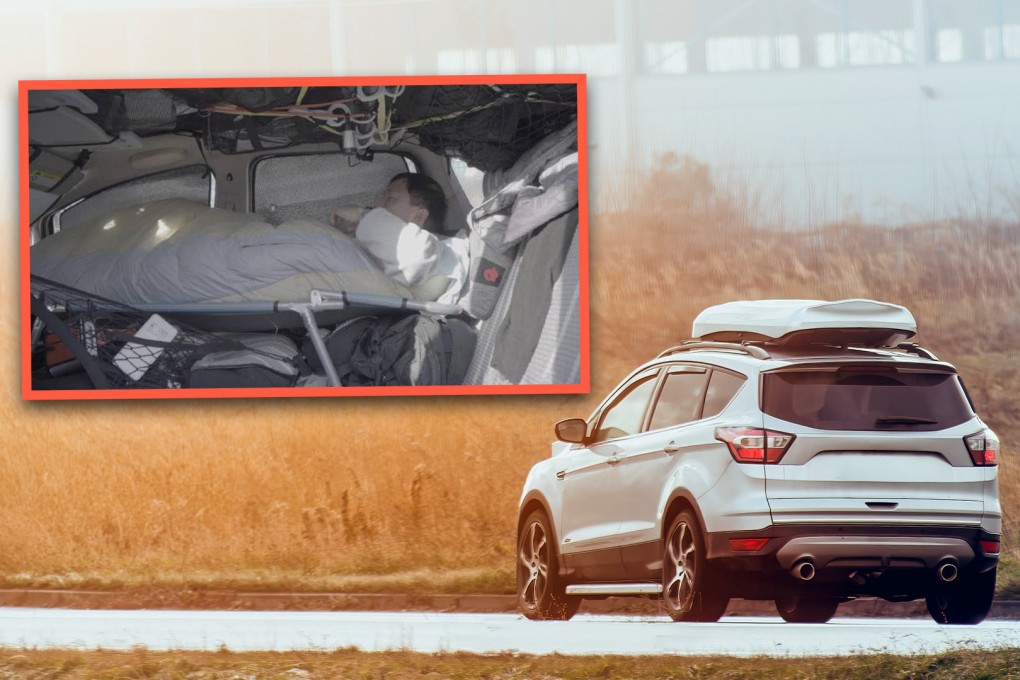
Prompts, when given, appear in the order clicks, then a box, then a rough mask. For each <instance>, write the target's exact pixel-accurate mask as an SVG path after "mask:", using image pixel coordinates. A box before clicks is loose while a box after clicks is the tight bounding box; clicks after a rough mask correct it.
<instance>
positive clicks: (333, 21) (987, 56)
mask: <svg viewBox="0 0 1020 680" xmlns="http://www.w3.org/2000/svg"><path fill="white" fill-rule="evenodd" d="M0 18H2V19H3V24H4V26H5V30H4V34H5V41H6V42H5V49H6V50H7V51H6V53H7V54H8V55H9V56H10V57H11V58H10V59H8V60H7V66H6V68H7V69H8V70H9V71H16V74H17V77H18V78H99V77H115V78H123V77H148V78H151V77H212V76H236V77H241V76H263V75H273V76H281V75H282V76H323V75H340V74H343V75H401V74H435V73H440V74H459V73H538V72H584V73H587V74H588V76H589V81H588V82H589V89H588V93H589V97H588V104H589V106H588V111H589V121H590V126H589V131H590V142H591V152H592V156H591V160H592V163H591V175H592V179H593V182H592V192H591V200H592V206H593V207H594V208H595V209H597V210H598V209H604V208H611V207H613V206H614V205H616V204H618V203H619V202H620V201H621V200H622V198H621V197H623V196H626V195H628V193H629V189H630V187H629V186H628V183H629V182H632V181H633V179H634V178H635V177H636V176H637V173H635V172H633V168H634V167H640V166H642V165H648V164H651V163H652V162H653V159H654V158H655V156H656V155H657V154H660V153H663V152H666V151H673V152H676V153H678V154H681V155H689V156H691V157H693V158H695V159H697V160H699V161H701V162H705V163H708V164H710V165H711V166H712V168H713V172H714V175H713V176H714V178H715V179H717V180H719V181H725V180H727V179H732V180H734V181H735V182H736V183H738V185H739V186H740V187H741V188H742V191H743V192H745V193H746V195H749V196H755V197H758V198H757V200H756V205H760V206H763V208H762V213H763V219H765V220H767V221H771V222H776V223H781V224H784V225H795V226H802V225H813V224H819V223H824V222H829V221H836V220H842V219H857V218H862V219H865V220H868V221H874V222H881V223H886V224H902V223H904V222H909V221H912V220H917V219H924V220H927V219H933V218H935V219H941V218H952V217H955V216H961V215H962V216H966V217H976V218H982V219H996V218H998V219H1005V220H1009V221H1011V222H1017V221H1020V158H1018V155H1020V0H291V1H290V2H286V3H283V2H280V0H173V1H171V0H94V1H93V2H90V3H84V4H83V3H80V2H78V1H77V0H40V2H37V3H16V2H13V1H7V2H5V0H0Z"/></svg>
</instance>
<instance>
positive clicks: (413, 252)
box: [330, 172, 468, 303]
mask: <svg viewBox="0 0 1020 680" xmlns="http://www.w3.org/2000/svg"><path fill="white" fill-rule="evenodd" d="M445 217H446V197H445V196H444V194H443V189H442V188H441V187H440V186H439V184H438V183H437V182H436V181H435V180H433V179H432V178H430V177H426V176H425V175H421V174H418V173H413V172H404V173H400V174H399V175H396V176H395V177H393V179H391V180H390V183H389V185H387V187H386V191H385V192H384V193H383V195H382V196H381V197H380V198H379V200H378V202H377V203H376V207H375V208H371V209H370V208H361V207H359V206H354V205H343V206H339V207H337V208H335V209H334V210H333V213H332V215H331V216H330V223H331V224H332V225H333V226H335V227H336V228H337V229H339V230H340V231H341V232H343V233H345V234H348V235H351V236H353V237H354V238H356V239H357V240H358V242H359V243H360V244H361V245H363V246H364V247H365V248H366V250H368V252H369V253H371V255H372V256H373V257H375V258H376V259H377V260H378V261H379V263H380V264H381V265H382V267H383V271H385V272H386V274H387V275H388V276H390V277H391V278H392V279H394V280H395V281H397V282H399V283H402V284H404V285H406V286H409V287H410V288H411V289H412V290H413V291H414V292H415V297H416V298H417V299H420V300H438V301H439V302H448V303H453V302H456V299H457V295H458V294H459V292H460V289H461V287H462V286H463V284H464V280H465V278H466V277H467V269H468V253H467V239H466V238H443V237H440V236H437V235H436V232H437V231H439V229H440V228H441V225H442V224H443V220H444V218H445Z"/></svg>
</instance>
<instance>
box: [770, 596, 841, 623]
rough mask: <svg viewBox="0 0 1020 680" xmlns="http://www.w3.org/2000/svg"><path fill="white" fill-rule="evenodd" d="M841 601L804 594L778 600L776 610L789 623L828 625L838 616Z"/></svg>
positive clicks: (782, 597)
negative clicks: (827, 623)
mask: <svg viewBox="0 0 1020 680" xmlns="http://www.w3.org/2000/svg"><path fill="white" fill-rule="evenodd" d="M838 608H839V600H837V599H835V598H831V597H807V596H805V595H802V594H797V595H784V596H781V597H777V598H776V609H777V610H778V611H779V615H780V616H782V617H783V621H786V622H787V623H826V622H827V621H828V620H829V619H831V618H832V617H833V616H835V615H836V609H838Z"/></svg>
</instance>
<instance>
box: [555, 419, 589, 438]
mask: <svg viewBox="0 0 1020 680" xmlns="http://www.w3.org/2000/svg"><path fill="white" fill-rule="evenodd" d="M587 433H588V423H586V422H584V421H583V420H581V419H580V418H567V419H566V420H561V421H560V422H558V423H556V438H557V439H559V440H560V441H561V442H569V443H571V444H583V443H584V436H585V435H586V434H587Z"/></svg>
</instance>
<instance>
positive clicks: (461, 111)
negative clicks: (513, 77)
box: [392, 84, 577, 172]
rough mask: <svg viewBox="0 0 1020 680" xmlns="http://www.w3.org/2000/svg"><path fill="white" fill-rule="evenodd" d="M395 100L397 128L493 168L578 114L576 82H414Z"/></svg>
mask: <svg viewBox="0 0 1020 680" xmlns="http://www.w3.org/2000/svg"><path fill="white" fill-rule="evenodd" d="M394 106H395V111H394V114H393V126H392V131H393V132H396V131H398V130H404V131H406V133H407V134H413V135H416V136H417V137H418V141H419V143H420V144H421V145H422V146H424V147H426V148H428V149H431V150H432V151H435V152H436V153H439V154H442V155H446V156H453V157H457V158H461V159H463V160H464V161H465V162H466V163H467V164H468V165H470V166H472V167H475V168H478V169H479V170H482V171H485V172H491V171H494V170H501V169H504V168H507V167H509V166H511V165H513V163H514V161H516V160H517V159H518V158H520V157H521V155H523V154H524V152H525V151H527V150H528V149H530V148H531V147H533V146H534V145H535V144H536V143H537V142H539V141H540V140H541V139H543V138H545V137H546V136H548V135H549V134H551V133H553V132H555V131H556V130H559V129H561V128H563V127H564V126H565V125H567V123H569V122H570V121H571V120H572V119H573V118H574V117H575V116H576V115H577V87H576V85H573V84H569V85H475V86H454V85H451V86H435V87H414V88H411V87H409V88H407V90H406V91H405V92H404V93H403V94H402V95H401V96H400V97H399V98H398V99H397V101H396V102H395V104H394ZM409 115H411V116H413V118H409V117H408V116H409Z"/></svg>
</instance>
